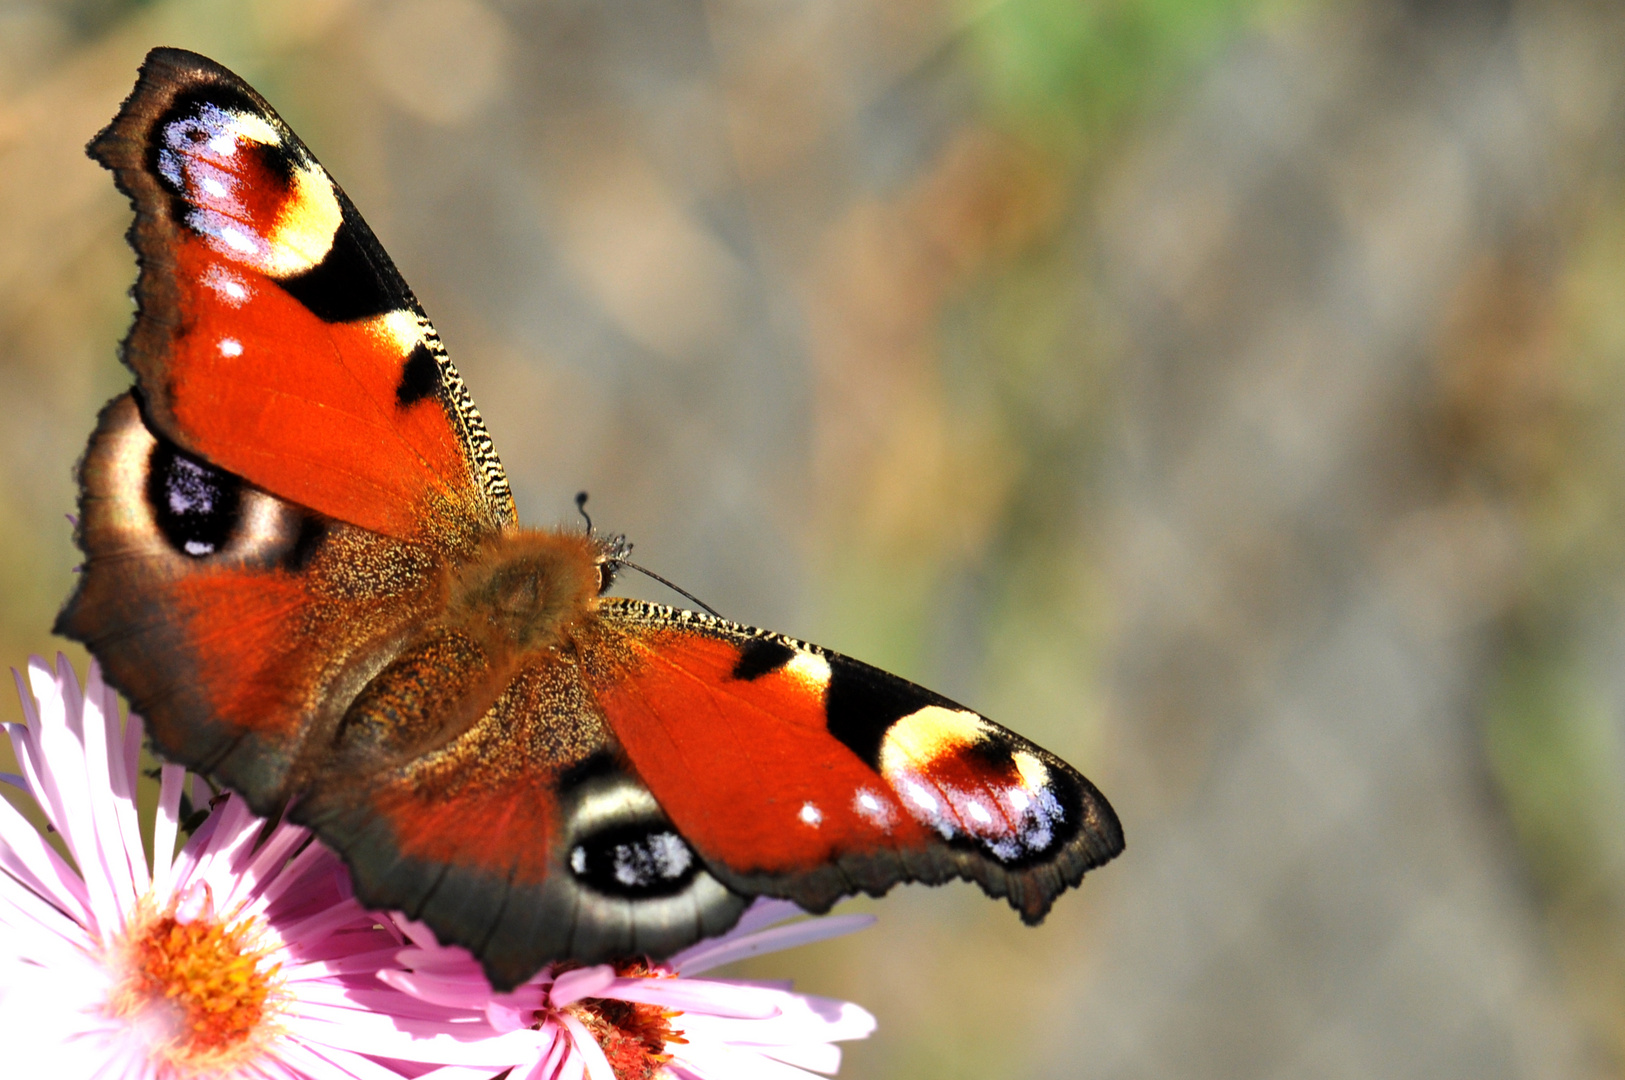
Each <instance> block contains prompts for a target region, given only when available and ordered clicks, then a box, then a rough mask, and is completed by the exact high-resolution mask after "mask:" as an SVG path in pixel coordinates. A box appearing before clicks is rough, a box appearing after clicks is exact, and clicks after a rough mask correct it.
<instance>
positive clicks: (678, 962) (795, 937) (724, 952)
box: [670, 909, 875, 975]
mask: <svg viewBox="0 0 1625 1080" xmlns="http://www.w3.org/2000/svg"><path fill="white" fill-rule="evenodd" d="M798 911H799V909H798ZM874 921H875V917H874V916H873V915H829V916H826V917H824V918H819V919H805V920H803V921H801V922H797V923H791V924H790V925H789V926H776V927H774V928H773V929H771V930H761V931H758V932H756V933H753V934H744V935H742V936H738V937H736V936H734V935H732V934H730V935H728V936H727V937H723V938H718V939H716V940H714V941H706V942H702V943H701V944H699V945H697V946H695V947H693V948H691V949H688V950H686V951H684V952H681V953H678V954H677V955H676V956H674V957H672V958H671V961H670V966H671V967H672V968H673V969H674V970H676V971H680V972H682V973H683V974H684V975H697V974H699V973H700V972H702V971H709V970H711V969H712V968H716V967H721V966H722V965H723V964H731V963H733V962H734V961H735V960H743V959H745V958H746V957H749V956H758V955H760V954H762V953H769V952H778V951H779V950H781V949H791V948H794V947H796V946H797V945H807V944H811V943H812V942H814V941H824V940H826V939H828V938H833V937H840V936H841V935H842V934H850V933H853V932H855V931H858V930H862V929H865V928H866V927H869V926H872V925H874Z"/></svg>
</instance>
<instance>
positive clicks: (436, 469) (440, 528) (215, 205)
mask: <svg viewBox="0 0 1625 1080" xmlns="http://www.w3.org/2000/svg"><path fill="white" fill-rule="evenodd" d="M90 152H91V155H92V156H93V157H95V158H96V159H97V160H98V161H100V162H101V163H102V164H104V165H106V166H107V167H108V168H110V169H112V170H113V171H114V174H115V176H116V178H117V181H118V184H119V187H120V188H121V189H122V190H123V191H124V192H125V193H126V194H128V195H129V196H130V198H131V200H132V201H133V202H134V204H135V207H136V221H135V225H134V226H133V227H132V229H131V231H130V239H131V242H132V244H134V246H135V248H136V253H137V256H138V259H139V262H140V267H141V273H140V277H139V279H138V281H137V283H136V290H135V291H136V298H137V301H138V304H139V312H138V315H137V318H136V322H135V325H134V328H133V329H132V330H131V332H130V335H129V337H128V339H126V341H125V346H124V358H125V362H126V363H128V364H129V365H130V367H131V368H132V369H133V370H134V371H135V373H136V376H137V380H138V385H139V387H140V390H141V393H142V395H143V397H144V405H145V409H146V412H147V415H148V417H149V419H150V421H151V422H152V424H153V426H154V427H155V428H156V429H157V430H158V431H160V432H161V433H162V434H163V435H164V436H165V437H166V438H168V439H169V440H171V441H172V442H174V443H176V444H177V445H179V446H180V447H181V448H183V449H185V450H187V451H189V452H191V453H193V454H196V455H198V456H199V457H202V458H205V459H207V460H208V461H210V462H211V463H212V464H214V465H215V466H217V467H219V468H222V469H225V470H227V471H228V472H231V473H234V474H236V475H237V476H240V477H243V478H244V479H246V480H248V481H249V482H251V483H254V484H257V485H258V486H260V487H261V488H264V489H265V490H267V491H271V492H274V493H276V494H277V495H279V496H281V497H282V498H284V499H287V500H289V501H292V502H295V503H298V504H299V505H301V506H305V507H307V508H309V509H312V510H315V511H317V512H320V513H322V514H325V515H327V516H329V517H332V518H335V519H338V520H343V521H348V522H349V523H351V524H353V525H358V526H361V527H363V528H366V529H369V530H371V531H373V532H379V533H383V534H385V535H389V536H395V537H400V538H405V537H409V536H413V535H416V534H417V533H418V532H419V531H420V530H422V529H423V528H425V527H426V523H427V524H428V525H432V526H433V527H434V529H435V530H436V535H435V536H434V537H433V539H434V540H435V541H436V542H438V543H440V544H442V546H455V545H456V544H458V543H461V542H464V541H466V539H467V538H468V537H469V536H470V535H473V534H475V533H478V532H479V531H482V530H490V529H495V528H500V527H503V526H508V525H512V524H513V522H514V514H513V504H512V497H511V495H510V493H509V489H508V484H507V480H506V479H505V477H504V475H503V472H502V466H501V465H500V463H499V462H498V461H497V458H496V455H495V453H494V452H493V451H492V449H491V442H490V439H489V437H488V436H487V435H486V432H485V426H484V424H483V422H482V421H481V419H480V416H479V413H478V412H477V411H476V410H475V409H474V406H473V403H472V401H471V400H470V399H469V396H468V392H467V390H466V389H465V387H464V385H463V382H462V380H461V378H460V377H459V376H458V374H457V370H456V368H455V367H453V366H452V364H451V361H450V360H449V359H448V358H447V356H446V352H445V349H444V348H443V347H442V346H441V344H440V338H439V335H438V334H436V333H435V330H434V327H433V326H432V325H430V323H429V320H428V318H427V317H426V316H425V315H424V314H423V310H422V308H421V307H420V306H419V305H418V302H417V300H416V299H415V298H414V297H413V295H412V292H411V290H410V289H409V288H408V287H407V285H406V283H405V281H403V280H402V279H401V276H400V274H399V273H398V272H397V271H396V269H395V266H394V264H393V263H392V262H391V261H390V259H389V256H388V255H386V254H385V253H384V250H383V248H382V247H381V246H380V245H379V243H378V241H377V240H376V239H375V238H374V236H373V234H372V231H371V230H370V229H369V228H368V227H367V224H366V222H364V221H363V220H362V218H361V215H360V214H359V213H357V212H356V209H355V207H354V206H353V205H352V204H351V202H350V200H349V198H348V197H347V196H346V195H345V194H344V192H343V190H342V189H340V188H339V186H338V185H337V184H336V183H334V182H333V180H332V178H331V177H329V176H328V174H327V172H326V170H325V169H323V168H322V166H321V165H320V164H319V163H318V162H317V161H316V159H315V157H314V156H313V155H312V154H311V152H310V151H309V150H308V149H307V148H306V147H305V145H304V143H302V142H300V141H299V139H298V137H297V136H295V135H294V134H293V132H292V131H291V130H289V128H288V126H287V125H286V124H284V123H283V122H282V120H281V118H280V117H278V116H277V114H276V112H275V110H273V109H272V108H271V107H270V105H268V104H266V102H265V100H264V99H263V98H261V97H260V96H259V95H258V94H256V93H255V92H254V91H253V90H252V89H251V88H249V87H248V85H247V84H245V83H244V82H243V81H242V80H241V79H239V78H238V77H237V76H235V75H233V74H232V73H231V72H229V71H227V70H226V69H225V68H222V67H220V66H219V65H217V64H215V63H213V62H212V61H209V60H206V59H204V58H203V57H200V56H197V55H195V54H192V53H187V52H182V51H180V50H175V49H155V50H154V51H153V52H152V53H151V54H149V55H148V57H147V61H146V63H145V64H143V65H142V69H141V75H140V78H139V80H138V81H137V83H136V87H135V90H134V91H133V92H132V93H131V95H130V97H129V99H128V100H126V101H125V103H124V106H123V108H122V109H120V111H119V114H118V116H117V117H116V118H114V121H113V123H112V124H110V125H109V126H108V127H107V129H106V130H104V131H103V132H102V133H101V134H100V135H98V136H97V137H96V139H95V140H94V141H93V142H92V143H91V145H90Z"/></svg>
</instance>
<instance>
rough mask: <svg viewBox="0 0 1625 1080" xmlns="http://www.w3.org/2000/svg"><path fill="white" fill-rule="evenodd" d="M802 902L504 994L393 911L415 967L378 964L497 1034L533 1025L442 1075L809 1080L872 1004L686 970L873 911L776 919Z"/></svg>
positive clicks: (862, 919)
mask: <svg viewBox="0 0 1625 1080" xmlns="http://www.w3.org/2000/svg"><path fill="white" fill-rule="evenodd" d="M800 914H802V911H801V909H799V908H797V907H796V906H795V905H794V904H789V903H786V902H784V901H782V900H759V901H757V902H756V904H755V905H753V906H752V907H751V908H750V910H749V911H747V912H746V913H745V916H744V918H743V919H741V920H740V922H739V925H738V926H736V927H734V929H733V930H731V931H729V932H728V933H727V934H725V935H723V936H722V937H719V938H715V939H712V940H710V941H702V942H700V943H699V944H698V945H695V946H693V947H692V948H690V949H687V950H685V951H684V952H681V953H679V954H677V955H676V956H674V957H672V958H671V959H670V960H669V961H667V962H665V963H664V964H651V963H648V962H645V961H629V962H624V963H618V964H613V965H611V964H600V965H598V966H597V967H589V968H582V967H569V966H566V965H553V966H552V967H548V968H544V969H543V970H542V971H541V972H539V973H538V974H537V975H536V976H535V977H534V978H532V979H531V980H530V981H529V982H527V983H525V984H524V985H523V986H520V987H519V988H518V989H517V990H515V991H513V992H512V993H507V994H498V993H495V992H493V991H492V990H491V986H490V984H489V983H488V982H486V979H485V976H484V974H483V973H482V972H481V971H480V966H479V964H478V963H476V962H475V961H474V959H473V958H472V957H471V956H470V955H469V954H468V953H467V952H466V951H465V950H463V949H461V948H455V947H447V946H442V945H440V944H438V943H437V942H436V941H435V938H434V935H433V934H431V933H430V932H429V930H428V929H427V928H426V927H424V926H422V925H421V924H418V923H411V922H408V921H406V920H405V919H404V918H401V917H399V916H397V917H396V922H397V924H398V925H399V926H400V927H401V929H402V930H403V931H405V933H406V935H407V936H408V937H409V938H411V939H412V941H413V942H414V943H415V945H414V947H411V948H407V949H403V950H402V951H401V954H400V960H401V963H402V965H403V966H404V967H406V968H410V969H411V970H410V972H401V971H382V972H380V973H379V978H381V979H383V980H384V982H386V983H388V984H389V985H390V986H393V987H396V988H398V989H400V990H403V991H405V992H407V993H409V994H412V995H414V996H416V997H418V998H420V999H422V1000H423V1001H424V1002H425V1003H426V1004H430V1005H435V1006H439V1007H441V1008H445V1009H448V1010H454V1011H456V1012H458V1013H460V1014H461V1016H462V1017H463V1019H464V1020H465V1021H466V1022H468V1023H472V1024H475V1025H477V1026H479V1027H481V1028H483V1029H485V1030H486V1031H488V1032H490V1033H491V1034H493V1035H497V1036H500V1037H501V1038H504V1039H512V1038H514V1037H515V1036H518V1035H521V1034H522V1033H523V1034H525V1035H529V1036H532V1037H533V1038H534V1042H533V1044H531V1045H530V1046H528V1047H526V1048H525V1050H524V1052H523V1053H517V1054H516V1053H513V1052H512V1051H511V1049H509V1048H504V1051H505V1052H503V1053H492V1054H490V1055H489V1056H487V1057H485V1058H484V1059H483V1065H484V1067H483V1068H460V1069H446V1070H442V1071H437V1072H435V1073H433V1074H432V1076H433V1078H434V1080H474V1078H484V1077H489V1076H490V1075H491V1074H492V1070H493V1069H511V1070H512V1072H511V1073H509V1074H508V1075H509V1076H510V1078H511V1080H583V1077H586V1078H589V1080H656V1078H659V1080H812V1078H811V1077H810V1076H809V1074H808V1073H807V1072H806V1071H805V1070H808V1069H811V1070H813V1071H815V1072H821V1073H834V1072H835V1071H836V1070H837V1069H838V1068H839V1067H840V1063H841V1051H840V1048H839V1047H836V1046H835V1045H833V1044H834V1043H835V1042H837V1041H839V1040H842V1039H861V1038H864V1037H865V1036H867V1035H868V1034H869V1033H870V1032H872V1031H873V1030H874V1028H875V1020H874V1017H873V1016H871V1015H869V1013H868V1012H866V1011H864V1010H863V1009H861V1008H859V1007H858V1006H856V1005H853V1004H851V1003H849V1002H844V1001H831V1000H828V999H826V998H818V997H813V996H811V995H807V994H795V993H791V992H790V988H789V984H787V983H786V984H772V983H760V982H743V981H736V980H717V979H696V978H692V977H691V976H693V975H695V974H697V973H699V972H702V971H708V970H710V969H711V968H714V967H718V966H720V965H722V964H726V963H728V962H730V961H733V960H739V959H742V958H744V957H747V956H755V955H757V954H759V953H764V952H772V951H775V950H778V949H786V948H789V947H791V946H793V945H800V944H805V943H807V942H810V941H819V940H822V939H824V938H829V937H835V936H837V935H839V934H846V933H850V932H852V931H853V930H857V929H859V928H861V927H863V926H867V925H869V923H871V922H872V921H873V919H872V918H871V917H870V916H866V915H837V916H833V917H831V918H825V919H807V920H803V921H800V922H795V923H790V924H788V925H777V924H780V923H784V922H785V920H787V919H790V918H792V917H794V916H797V915H800ZM483 1045H485V1046H487V1047H490V1048H491V1049H495V1048H496V1045H497V1044H496V1043H495V1042H490V1043H485V1044H483ZM515 1045H517V1044H515ZM425 1080H428V1078H425Z"/></svg>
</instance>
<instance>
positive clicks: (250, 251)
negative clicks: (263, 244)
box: [220, 225, 260, 255]
mask: <svg viewBox="0 0 1625 1080" xmlns="http://www.w3.org/2000/svg"><path fill="white" fill-rule="evenodd" d="M220 239H221V240H223V241H225V243H226V246H227V247H230V248H231V249H233V250H234V251H240V252H242V253H243V254H244V255H257V254H259V250H260V249H259V245H258V244H256V243H254V239H253V237H251V236H249V235H248V234H247V233H245V232H243V231H242V230H241V229H237V228H233V227H232V226H230V225H227V226H226V227H225V228H223V229H221V230H220Z"/></svg>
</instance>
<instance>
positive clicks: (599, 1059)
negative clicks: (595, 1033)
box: [556, 1012, 615, 1080]
mask: <svg viewBox="0 0 1625 1080" xmlns="http://www.w3.org/2000/svg"><path fill="white" fill-rule="evenodd" d="M556 1015H557V1017H558V1021H559V1023H560V1024H562V1025H563V1026H564V1029H565V1030H566V1031H568V1032H569V1033H570V1042H571V1043H573V1044H574V1045H575V1050H576V1056H577V1057H578V1058H580V1060H581V1063H582V1065H583V1066H585V1067H586V1071H587V1075H588V1076H589V1077H591V1080H615V1070H614V1069H612V1068H610V1067H609V1059H608V1058H607V1057H605V1056H604V1048H603V1047H601V1046H599V1045H598V1040H597V1039H595V1038H593V1037H592V1032H590V1031H588V1030H587V1025H585V1024H583V1023H582V1022H581V1021H580V1020H577V1019H576V1018H575V1017H574V1016H571V1015H570V1014H569V1013H567V1012H561V1013H558V1014H556Z"/></svg>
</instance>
